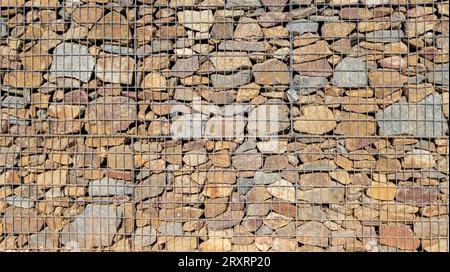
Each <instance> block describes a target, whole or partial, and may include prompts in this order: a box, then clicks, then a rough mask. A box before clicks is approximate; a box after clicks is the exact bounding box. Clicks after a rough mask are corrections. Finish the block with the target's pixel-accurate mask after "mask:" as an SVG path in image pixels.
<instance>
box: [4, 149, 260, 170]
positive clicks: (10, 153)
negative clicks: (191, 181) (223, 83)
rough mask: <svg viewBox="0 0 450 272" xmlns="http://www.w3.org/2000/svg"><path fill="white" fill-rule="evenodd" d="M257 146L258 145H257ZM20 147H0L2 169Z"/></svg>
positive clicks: (12, 158) (9, 163)
mask: <svg viewBox="0 0 450 272" xmlns="http://www.w3.org/2000/svg"><path fill="white" fill-rule="evenodd" d="M255 145H256V144H255ZM19 152H20V147H18V146H17V145H12V146H9V147H3V146H1V147H0V167H7V168H9V167H13V166H14V165H15V164H16V162H17V157H18V155H19Z"/></svg>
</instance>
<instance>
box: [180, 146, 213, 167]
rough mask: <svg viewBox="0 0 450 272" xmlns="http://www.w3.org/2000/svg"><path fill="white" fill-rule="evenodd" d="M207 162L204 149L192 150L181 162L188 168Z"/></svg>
mask: <svg viewBox="0 0 450 272" xmlns="http://www.w3.org/2000/svg"><path fill="white" fill-rule="evenodd" d="M207 161H208V156H207V154H206V150H205V149H198V150H192V151H189V152H187V153H186V154H185V155H184V156H183V162H184V163H185V164H186V165H188V166H198V165H200V164H204V163H205V162H207Z"/></svg>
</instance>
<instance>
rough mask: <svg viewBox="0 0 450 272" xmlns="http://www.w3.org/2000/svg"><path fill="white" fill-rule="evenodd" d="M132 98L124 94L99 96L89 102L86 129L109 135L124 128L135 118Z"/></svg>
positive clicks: (135, 113) (94, 132)
mask: <svg viewBox="0 0 450 272" xmlns="http://www.w3.org/2000/svg"><path fill="white" fill-rule="evenodd" d="M134 103H135V102H133V100H131V99H129V98H127V97H124V96H106V97H100V98H98V99H96V100H94V101H92V102H91V103H89V105H88V107H87V109H86V119H87V121H88V122H89V123H90V125H89V124H87V126H88V127H87V129H88V130H90V131H92V132H91V133H93V134H99V135H111V134H114V133H116V132H119V131H123V130H126V129H127V128H128V127H129V125H130V124H131V123H133V122H135V120H136V118H137V112H136V106H135V104H134Z"/></svg>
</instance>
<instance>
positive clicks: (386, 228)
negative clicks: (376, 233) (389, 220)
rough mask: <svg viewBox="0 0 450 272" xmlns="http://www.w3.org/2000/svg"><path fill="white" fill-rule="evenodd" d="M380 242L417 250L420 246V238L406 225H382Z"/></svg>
mask: <svg viewBox="0 0 450 272" xmlns="http://www.w3.org/2000/svg"><path fill="white" fill-rule="evenodd" d="M380 244H382V245H387V246H391V247H396V248H399V249H404V250H415V249H416V248H418V247H419V245H420V241H419V239H417V238H415V237H414V232H413V231H412V230H411V228H410V227H408V226H406V225H394V224H388V225H381V227H380Z"/></svg>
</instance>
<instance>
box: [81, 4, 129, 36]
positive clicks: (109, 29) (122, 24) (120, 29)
mask: <svg viewBox="0 0 450 272" xmlns="http://www.w3.org/2000/svg"><path fill="white" fill-rule="evenodd" d="M92 20H93V19H91V21H92ZM132 36H133V35H132V34H131V32H130V29H129V22H128V20H127V18H126V17H125V16H123V15H122V14H120V13H119V12H117V11H112V12H110V13H108V14H106V15H105V16H104V17H102V18H101V19H100V20H99V21H98V22H97V23H95V24H94V26H93V27H92V29H91V30H90V31H89V34H88V36H87V38H88V39H91V40H102V41H103V42H108V43H119V44H128V43H129V40H130V38H131V37H132Z"/></svg>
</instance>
